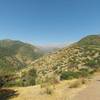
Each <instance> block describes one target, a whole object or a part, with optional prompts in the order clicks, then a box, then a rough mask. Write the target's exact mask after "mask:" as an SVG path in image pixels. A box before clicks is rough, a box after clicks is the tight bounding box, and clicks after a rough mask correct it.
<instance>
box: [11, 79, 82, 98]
mask: <svg viewBox="0 0 100 100" xmlns="http://www.w3.org/2000/svg"><path fill="white" fill-rule="evenodd" d="M76 81H77V80H76V79H75V80H69V81H62V82H60V83H59V84H57V85H56V86H55V89H53V91H52V90H51V88H49V89H50V90H49V89H47V91H46V92H48V93H50V95H48V93H44V91H45V89H44V88H42V89H41V86H39V85H38V86H30V87H18V88H13V89H14V90H18V94H19V95H18V96H17V97H16V98H12V99H11V100H70V99H69V98H71V97H73V95H75V94H77V92H79V91H81V90H83V89H84V87H80V88H73V89H70V88H68V87H69V85H70V84H72V83H74V82H76ZM51 92H52V95H51Z"/></svg>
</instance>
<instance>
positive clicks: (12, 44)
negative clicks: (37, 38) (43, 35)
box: [0, 40, 42, 73]
mask: <svg viewBox="0 0 100 100" xmlns="http://www.w3.org/2000/svg"><path fill="white" fill-rule="evenodd" d="M40 56H42V52H40V50H39V49H38V48H37V47H35V46H33V45H30V44H27V43H23V42H20V41H14V40H0V73H4V72H5V73H8V72H9V73H13V72H16V71H18V70H20V69H22V68H24V67H26V66H27V65H28V64H30V63H31V62H32V61H34V60H35V59H37V58H39V57H40Z"/></svg>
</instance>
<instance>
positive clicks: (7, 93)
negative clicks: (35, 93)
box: [0, 89, 18, 100]
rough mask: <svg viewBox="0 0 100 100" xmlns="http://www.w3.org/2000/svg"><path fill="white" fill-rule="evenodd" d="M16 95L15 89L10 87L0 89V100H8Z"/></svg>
mask: <svg viewBox="0 0 100 100" xmlns="http://www.w3.org/2000/svg"><path fill="white" fill-rule="evenodd" d="M16 96H18V93H17V91H15V90H12V89H0V100H9V99H10V98H13V97H16Z"/></svg>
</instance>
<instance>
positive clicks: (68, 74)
mask: <svg viewBox="0 0 100 100" xmlns="http://www.w3.org/2000/svg"><path fill="white" fill-rule="evenodd" d="M73 78H79V73H78V72H72V71H64V72H62V73H61V76H60V79H61V80H69V79H73Z"/></svg>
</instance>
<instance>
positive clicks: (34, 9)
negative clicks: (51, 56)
mask: <svg viewBox="0 0 100 100" xmlns="http://www.w3.org/2000/svg"><path fill="white" fill-rule="evenodd" d="M97 33H100V0H0V39H5V38H7V39H8V38H9V39H17V40H22V41H25V42H30V43H33V44H38V45H41V44H53V43H54V44H56V43H65V42H66V43H67V42H68V43H70V42H73V41H77V40H79V39H80V38H82V37H83V36H86V35H88V34H97Z"/></svg>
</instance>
